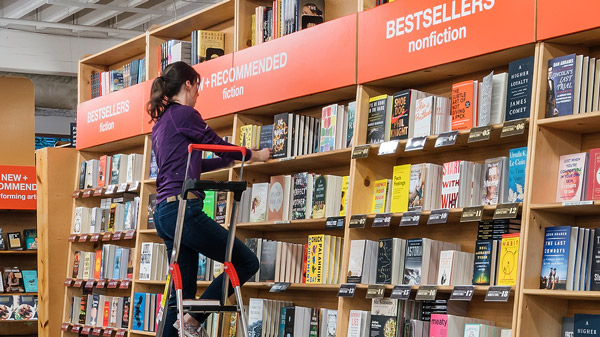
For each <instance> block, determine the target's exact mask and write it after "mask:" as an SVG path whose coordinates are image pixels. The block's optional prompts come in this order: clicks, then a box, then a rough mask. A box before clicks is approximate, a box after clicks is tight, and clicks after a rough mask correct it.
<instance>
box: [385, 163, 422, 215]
mask: <svg viewBox="0 0 600 337" xmlns="http://www.w3.org/2000/svg"><path fill="white" fill-rule="evenodd" d="M424 187H425V165H424V164H417V165H411V166H410V183H409V186H408V209H409V210H411V211H412V210H419V209H422V208H423V197H424V195H423V194H424V190H423V189H424ZM393 205H394V204H393V201H392V208H393V207H394V206H393Z"/></svg>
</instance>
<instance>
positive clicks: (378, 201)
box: [371, 179, 388, 214]
mask: <svg viewBox="0 0 600 337" xmlns="http://www.w3.org/2000/svg"><path fill="white" fill-rule="evenodd" d="M387 191H388V180H387V179H381V180H376V181H375V184H374V185H373V204H372V205H373V206H372V208H371V213H374V214H378V213H385V203H386V200H385V199H386V196H387Z"/></svg>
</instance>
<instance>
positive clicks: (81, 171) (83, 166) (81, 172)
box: [79, 161, 87, 190]
mask: <svg viewBox="0 0 600 337" xmlns="http://www.w3.org/2000/svg"><path fill="white" fill-rule="evenodd" d="M86 165H87V162H85V161H82V162H81V165H80V166H79V189H80V190H82V189H84V188H85V172H86V170H87V169H86Z"/></svg>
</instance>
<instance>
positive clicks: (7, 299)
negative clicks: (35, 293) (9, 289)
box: [0, 295, 19, 321]
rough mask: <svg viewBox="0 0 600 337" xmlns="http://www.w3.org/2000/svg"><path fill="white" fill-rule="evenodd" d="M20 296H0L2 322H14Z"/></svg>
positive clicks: (0, 317)
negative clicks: (17, 299)
mask: <svg viewBox="0 0 600 337" xmlns="http://www.w3.org/2000/svg"><path fill="white" fill-rule="evenodd" d="M18 297H19V296H18V295H0V321H10V320H14V319H15V316H14V312H15V310H16V305H17V303H18V301H15V299H16V298H18Z"/></svg>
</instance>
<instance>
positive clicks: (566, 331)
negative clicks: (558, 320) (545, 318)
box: [560, 317, 575, 337]
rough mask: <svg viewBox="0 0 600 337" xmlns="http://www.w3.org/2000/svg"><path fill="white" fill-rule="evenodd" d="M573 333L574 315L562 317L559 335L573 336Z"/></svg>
mask: <svg viewBox="0 0 600 337" xmlns="http://www.w3.org/2000/svg"><path fill="white" fill-rule="evenodd" d="M574 335H575V317H563V319H562V329H561V333H560V336H561V337H573V336H574Z"/></svg>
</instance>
